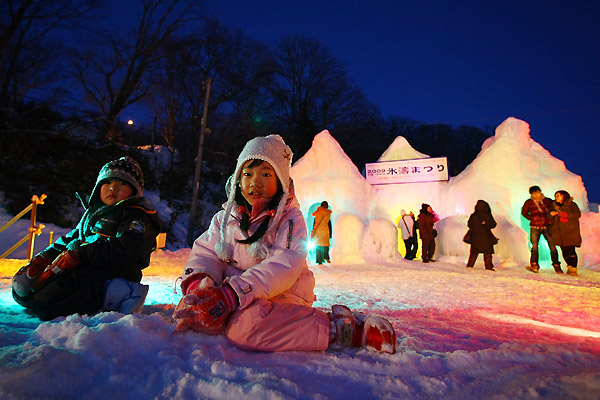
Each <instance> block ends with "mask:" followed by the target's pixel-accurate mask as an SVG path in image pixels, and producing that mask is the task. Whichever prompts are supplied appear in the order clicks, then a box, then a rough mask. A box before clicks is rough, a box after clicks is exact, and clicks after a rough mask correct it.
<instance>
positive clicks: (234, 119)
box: [149, 21, 266, 159]
mask: <svg viewBox="0 0 600 400" xmlns="http://www.w3.org/2000/svg"><path fill="white" fill-rule="evenodd" d="M265 53H266V47H265V46H263V45H260V44H258V43H255V42H253V41H251V40H249V39H248V38H247V37H245V36H244V35H243V34H242V33H241V32H239V31H231V30H229V29H227V28H225V27H224V26H222V25H220V24H219V23H217V22H215V21H208V22H206V23H205V24H204V25H203V26H202V29H200V30H198V31H197V32H195V33H193V34H190V35H186V36H183V37H178V38H172V39H171V40H169V42H168V43H165V45H164V46H163V49H162V54H163V56H164V57H163V58H161V59H160V60H159V61H158V62H156V63H155V64H154V65H153V68H152V73H151V74H150V75H149V81H150V84H151V86H152V88H153V89H152V96H150V97H149V104H150V108H151V109H152V110H153V111H154V112H155V114H156V115H157V117H158V120H159V121H160V125H161V131H162V134H163V137H165V140H166V141H167V143H169V144H170V145H173V144H174V139H175V137H176V135H177V134H178V133H179V132H180V131H182V130H190V129H191V130H192V131H193V132H197V131H198V129H199V124H200V114H201V110H202V108H203V105H204V100H205V86H204V83H205V82H206V81H207V79H208V78H211V79H212V89H211V96H210V104H209V115H210V119H211V128H212V127H214V126H217V125H218V126H219V127H220V129H219V134H218V140H213V141H211V142H212V143H213V144H215V143H216V142H218V144H219V146H220V147H221V148H223V147H225V148H228V149H230V148H231V140H236V141H238V140H239V136H240V133H241V134H242V136H246V135H252V133H250V132H249V131H245V130H241V131H240V129H239V128H240V124H239V121H240V119H241V118H243V117H241V115H242V114H243V113H244V110H247V109H248V108H251V106H249V105H250V104H254V102H256V101H258V100H257V97H258V95H257V93H259V92H261V91H262V92H263V93H264V79H262V83H261V71H262V68H261V65H262V64H263V60H264V55H265ZM248 118H252V117H248ZM211 130H212V129H211ZM232 130H235V133H236V134H235V135H229V134H228V133H229V132H231V131H232ZM188 136H189V138H190V140H191V141H192V142H191V143H190V145H189V146H186V148H190V149H194V148H196V140H197V135H196V134H191V135H188ZM234 138H235V139H234ZM241 141H244V142H245V140H244V138H243V137H242V138H241ZM222 158H223V157H221V159H222Z"/></svg>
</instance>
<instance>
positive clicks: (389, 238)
mask: <svg viewBox="0 0 600 400" xmlns="http://www.w3.org/2000/svg"><path fill="white" fill-rule="evenodd" d="M364 235H365V237H364V239H363V241H362V254H363V255H364V256H365V257H366V258H368V259H369V260H373V261H391V260H393V259H395V258H397V257H399V256H400V254H399V253H398V228H396V225H395V224H394V223H392V222H391V221H390V220H388V219H385V218H376V219H372V220H370V221H369V225H368V226H367V227H366V229H365V233H364Z"/></svg>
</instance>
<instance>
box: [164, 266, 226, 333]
mask: <svg viewBox="0 0 600 400" xmlns="http://www.w3.org/2000/svg"><path fill="white" fill-rule="evenodd" d="M237 307H238V299H237V295H236V294H235V292H234V290H233V289H232V288H231V287H230V286H229V285H224V286H216V285H215V283H214V281H213V280H212V278H210V277H209V276H206V277H204V278H203V279H202V281H200V282H199V283H198V284H196V282H193V283H190V284H189V285H188V287H187V294H186V295H185V296H183V297H182V298H181V300H180V301H179V304H177V307H175V311H174V312H173V319H174V320H175V322H176V324H177V325H176V326H175V330H176V331H177V332H180V331H184V330H187V329H191V330H194V331H197V332H202V333H207V334H209V335H218V334H220V333H223V332H224V331H225V324H226V323H227V318H228V317H229V314H231V312H232V311H234V310H235V309H236V308H237Z"/></svg>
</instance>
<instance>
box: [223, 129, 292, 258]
mask: <svg viewBox="0 0 600 400" xmlns="http://www.w3.org/2000/svg"><path fill="white" fill-rule="evenodd" d="M292 155H293V154H292V150H291V149H290V148H289V146H288V145H286V144H285V142H284V141H283V138H282V137H281V136H279V135H269V136H264V137H263V136H260V137H256V138H254V139H251V140H249V141H248V143H246V145H245V146H244V149H243V150H242V152H241V153H240V155H239V156H238V159H237V165H236V167H235V172H234V173H233V175H232V176H231V177H230V178H229V180H228V181H227V203H226V205H225V216H224V217H223V221H222V223H221V240H220V241H219V242H218V243H217V245H216V247H215V251H216V253H217V255H218V256H219V258H220V259H222V260H229V259H230V258H231V256H232V253H233V249H232V247H231V240H233V238H229V239H228V238H227V237H226V236H227V235H226V228H227V221H228V219H229V217H230V215H231V209H232V208H233V205H234V203H235V192H236V187H237V185H238V182H239V179H240V175H241V173H242V167H243V166H244V164H245V163H246V162H247V161H249V160H262V161H266V162H268V163H269V164H271V166H272V167H273V169H274V170H275V174H276V175H277V178H278V179H279V182H281V186H282V189H283V195H282V196H281V200H280V202H279V204H278V206H277V210H276V214H275V217H273V218H272V220H271V221H270V223H269V228H268V229H267V232H265V234H264V236H263V238H264V237H266V236H267V235H268V233H269V232H270V231H271V230H272V229H273V227H274V226H277V224H278V222H279V220H280V219H281V214H282V213H283V210H284V208H285V204H286V201H287V198H288V195H289V193H290V189H291V187H292V185H293V183H292V180H291V178H290V169H291V165H292ZM249 252H250V254H252V255H253V256H254V257H255V258H265V257H266V256H267V254H268V250H267V248H266V247H265V245H264V243H263V241H262V238H261V240H258V241H256V242H254V243H252V244H251V245H250V248H249Z"/></svg>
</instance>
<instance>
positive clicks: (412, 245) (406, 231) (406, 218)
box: [398, 209, 419, 260]
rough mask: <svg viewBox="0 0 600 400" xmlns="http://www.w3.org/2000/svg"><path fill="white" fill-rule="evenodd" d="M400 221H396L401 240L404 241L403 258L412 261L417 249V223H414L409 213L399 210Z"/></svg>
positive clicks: (411, 214) (413, 218)
mask: <svg viewBox="0 0 600 400" xmlns="http://www.w3.org/2000/svg"><path fill="white" fill-rule="evenodd" d="M400 214H401V217H400V220H399V221H398V228H399V229H400V232H401V234H402V240H404V247H405V248H406V254H405V255H404V258H406V259H407V260H413V259H414V258H415V257H416V255H417V250H418V249H419V241H418V240H417V232H416V228H417V226H418V225H417V223H416V221H415V215H414V214H413V213H412V211H411V212H410V214H407V213H406V211H405V210H404V209H403V210H400Z"/></svg>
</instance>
